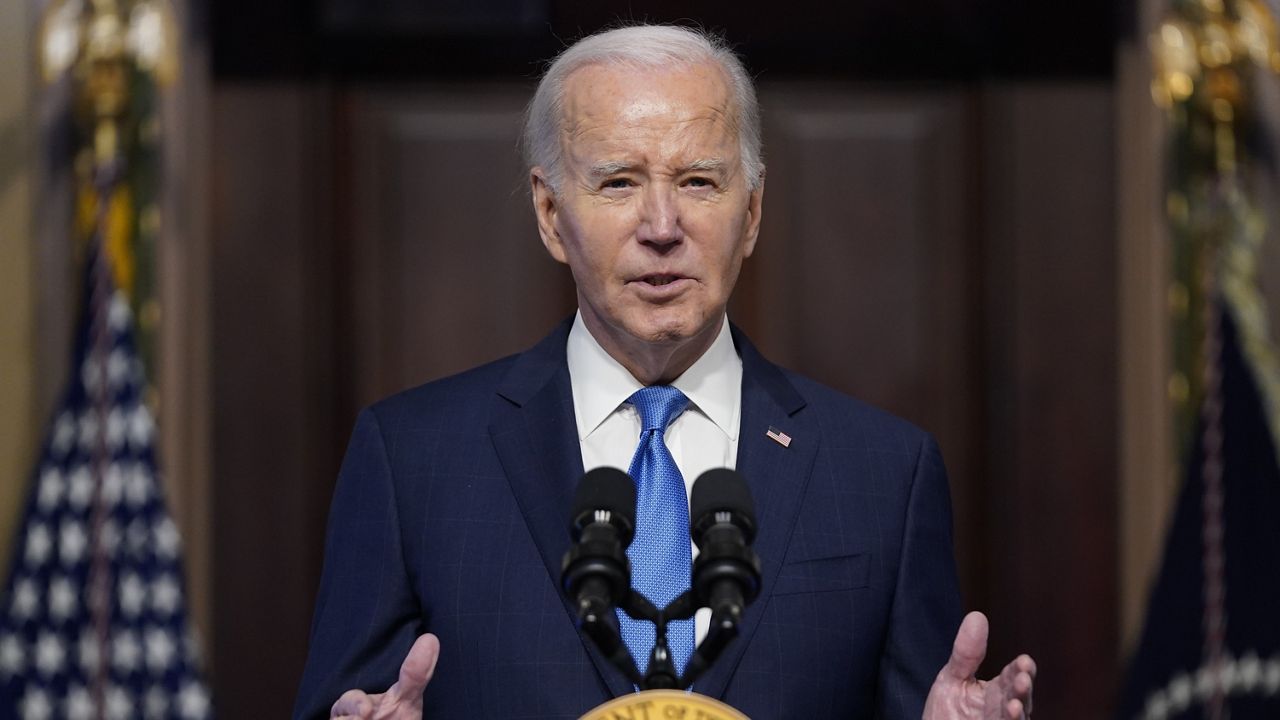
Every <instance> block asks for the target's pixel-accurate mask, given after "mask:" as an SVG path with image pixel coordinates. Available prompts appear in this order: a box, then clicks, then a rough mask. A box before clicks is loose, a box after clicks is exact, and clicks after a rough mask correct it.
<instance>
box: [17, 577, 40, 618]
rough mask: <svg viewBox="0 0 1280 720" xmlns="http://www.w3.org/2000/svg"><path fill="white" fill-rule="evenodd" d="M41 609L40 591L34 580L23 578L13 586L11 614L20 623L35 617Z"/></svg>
mask: <svg viewBox="0 0 1280 720" xmlns="http://www.w3.org/2000/svg"><path fill="white" fill-rule="evenodd" d="M39 607H40V590H39V588H38V587H36V581H35V580H34V579H32V578H29V577H26V578H22V579H21V580H19V581H18V582H16V583H14V586H13V600H12V601H11V606H10V613H11V614H12V615H13V617H14V618H15V619H16V620H18V621H19V622H21V621H23V620H29V619H31V618H32V617H35V614H36V610H37V609H39Z"/></svg>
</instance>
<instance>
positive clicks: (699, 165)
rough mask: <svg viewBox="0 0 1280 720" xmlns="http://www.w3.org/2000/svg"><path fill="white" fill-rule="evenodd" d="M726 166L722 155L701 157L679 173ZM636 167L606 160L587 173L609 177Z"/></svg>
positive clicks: (598, 176)
mask: <svg viewBox="0 0 1280 720" xmlns="http://www.w3.org/2000/svg"><path fill="white" fill-rule="evenodd" d="M724 168H725V161H724V158H720V157H710V158H701V159H699V160H694V161H693V162H691V163H689V164H688V165H685V166H684V167H682V168H679V172H678V173H677V174H684V173H690V172H720V171H722V170H724ZM635 169H636V166H635V164H633V163H629V162H626V161H623V160H606V161H604V162H598V163H596V164H594V165H592V166H591V167H590V168H589V169H588V170H587V173H588V174H589V175H590V176H591V177H593V178H602V177H609V176H610V175H616V174H618V173H621V172H627V171H631V170H635Z"/></svg>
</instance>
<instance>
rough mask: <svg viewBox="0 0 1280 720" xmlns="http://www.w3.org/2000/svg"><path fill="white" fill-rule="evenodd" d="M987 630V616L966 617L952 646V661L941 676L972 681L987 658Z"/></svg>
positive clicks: (979, 614) (972, 614) (969, 615)
mask: <svg viewBox="0 0 1280 720" xmlns="http://www.w3.org/2000/svg"><path fill="white" fill-rule="evenodd" d="M987 630H988V625H987V616H986V615H983V614H982V613H980V612H971V613H969V614H968V615H965V616H964V622H962V623H960V629H959V630H958V631H957V632H956V641H955V643H954V644H952V646H951V659H950V660H948V661H947V664H946V665H945V666H944V667H943V668H942V672H941V673H939V674H940V675H944V676H946V677H950V678H952V679H954V680H960V681H964V680H969V679H972V678H973V676H974V675H975V674H977V672H978V666H979V665H981V664H982V659H983V658H985V657H986V656H987Z"/></svg>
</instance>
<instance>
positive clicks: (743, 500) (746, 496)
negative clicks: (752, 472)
mask: <svg viewBox="0 0 1280 720" xmlns="http://www.w3.org/2000/svg"><path fill="white" fill-rule="evenodd" d="M721 510H728V511H730V512H732V513H734V514H735V515H737V516H739V517H741V518H744V519H746V520H747V522H749V523H750V527H751V529H753V530H754V528H755V524H756V509H755V503H754V502H752V500H751V489H750V488H748V487H747V481H746V480H744V479H743V478H742V475H740V474H738V473H737V471H734V470H730V469H729V468H715V469H713V470H708V471H706V472H704V473H702V474H701V475H699V476H698V480H697V482H695V483H694V484H693V494H692V495H691V496H690V497H689V517H690V519H692V520H693V522H694V523H701V520H702V518H704V517H706V516H707V515H708V514H710V513H715V512H718V511H721ZM695 539H696V538H695Z"/></svg>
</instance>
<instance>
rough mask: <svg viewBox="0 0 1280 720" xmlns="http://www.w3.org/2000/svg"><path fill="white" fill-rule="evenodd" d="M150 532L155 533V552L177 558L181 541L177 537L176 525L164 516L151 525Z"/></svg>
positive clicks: (165, 556) (162, 555) (173, 558)
mask: <svg viewBox="0 0 1280 720" xmlns="http://www.w3.org/2000/svg"><path fill="white" fill-rule="evenodd" d="M152 532H153V534H154V535H155V542H156V552H157V553H159V555H160V556H161V557H164V558H167V559H170V560H176V559H177V558H178V549H179V546H180V545H181V541H180V540H179V538H178V526H176V525H174V524H173V521H172V520H170V519H169V518H164V519H163V520H161V521H159V522H157V523H156V524H155V525H154V526H152Z"/></svg>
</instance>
